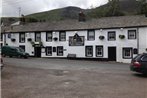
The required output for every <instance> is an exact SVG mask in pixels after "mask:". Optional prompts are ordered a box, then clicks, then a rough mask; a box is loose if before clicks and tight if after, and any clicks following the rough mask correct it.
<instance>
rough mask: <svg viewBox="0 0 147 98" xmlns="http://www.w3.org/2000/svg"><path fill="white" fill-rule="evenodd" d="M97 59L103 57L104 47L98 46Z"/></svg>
mask: <svg viewBox="0 0 147 98" xmlns="http://www.w3.org/2000/svg"><path fill="white" fill-rule="evenodd" d="M96 57H103V46H96Z"/></svg>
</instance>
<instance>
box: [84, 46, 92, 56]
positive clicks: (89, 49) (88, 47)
mask: <svg viewBox="0 0 147 98" xmlns="http://www.w3.org/2000/svg"><path fill="white" fill-rule="evenodd" d="M85 55H86V57H92V56H93V46H86V48H85Z"/></svg>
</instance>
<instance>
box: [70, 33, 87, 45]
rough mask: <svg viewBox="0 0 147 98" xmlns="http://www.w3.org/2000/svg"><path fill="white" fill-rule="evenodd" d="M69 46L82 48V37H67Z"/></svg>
mask: <svg viewBox="0 0 147 98" xmlns="http://www.w3.org/2000/svg"><path fill="white" fill-rule="evenodd" d="M69 46H84V36H79V35H78V34H75V35H74V36H70V37H69Z"/></svg>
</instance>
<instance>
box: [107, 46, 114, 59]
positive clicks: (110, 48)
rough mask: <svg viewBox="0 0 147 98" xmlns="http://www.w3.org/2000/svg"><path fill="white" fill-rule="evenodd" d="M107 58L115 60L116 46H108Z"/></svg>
mask: <svg viewBox="0 0 147 98" xmlns="http://www.w3.org/2000/svg"><path fill="white" fill-rule="evenodd" d="M108 60H109V61H116V47H108Z"/></svg>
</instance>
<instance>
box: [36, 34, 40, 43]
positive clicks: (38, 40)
mask: <svg viewBox="0 0 147 98" xmlns="http://www.w3.org/2000/svg"><path fill="white" fill-rule="evenodd" d="M35 41H36V42H40V41H41V33H40V32H36V33H35Z"/></svg>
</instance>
